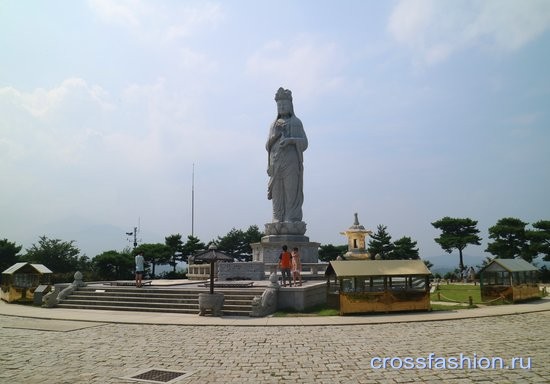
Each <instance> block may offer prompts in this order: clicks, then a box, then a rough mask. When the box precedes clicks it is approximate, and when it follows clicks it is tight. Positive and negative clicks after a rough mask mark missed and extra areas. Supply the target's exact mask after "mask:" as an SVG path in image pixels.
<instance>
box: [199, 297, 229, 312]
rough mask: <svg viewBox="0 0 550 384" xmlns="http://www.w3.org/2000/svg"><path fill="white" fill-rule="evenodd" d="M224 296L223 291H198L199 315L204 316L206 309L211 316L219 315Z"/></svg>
mask: <svg viewBox="0 0 550 384" xmlns="http://www.w3.org/2000/svg"><path fill="white" fill-rule="evenodd" d="M224 301H225V296H224V294H223V293H199V316H204V315H205V314H206V311H207V310H210V311H212V316H221V315H222V308H223V302H224Z"/></svg>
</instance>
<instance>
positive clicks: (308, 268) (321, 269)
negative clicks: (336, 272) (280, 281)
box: [265, 263, 328, 277]
mask: <svg viewBox="0 0 550 384" xmlns="http://www.w3.org/2000/svg"><path fill="white" fill-rule="evenodd" d="M265 267H266V269H267V271H268V272H269V273H277V272H278V271H279V264H278V263H265ZM327 267H328V263H302V272H310V274H311V275H312V276H317V275H322V276H324V275H325V270H326V269H327ZM279 273H280V272H279ZM302 277H303V276H302Z"/></svg>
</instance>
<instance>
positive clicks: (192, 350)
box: [0, 312, 550, 384]
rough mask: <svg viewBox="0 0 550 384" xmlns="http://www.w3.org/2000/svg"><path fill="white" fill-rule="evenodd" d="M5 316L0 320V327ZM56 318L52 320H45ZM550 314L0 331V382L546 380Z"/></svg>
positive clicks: (549, 368)
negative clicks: (169, 374)
mask: <svg viewBox="0 0 550 384" xmlns="http://www.w3.org/2000/svg"><path fill="white" fill-rule="evenodd" d="M3 320H6V317H5V316H0V321H3ZM52 321H55V320H52ZM549 334H550V312H539V313H532V314H521V315H509V316H500V317H487V318H477V319H464V320H452V321H434V322H421V323H400V324H383V325H352V326H305V327H304V326H285V327H236V326H173V325H130V324H105V325H101V326H98V327H92V328H86V329H77V330H74V331H69V332H53V331H43V330H42V331H41V330H25V329H10V328H0V383H10V384H18V383H22V384H23V383H24V384H32V383H37V384H38V383H40V384H44V383H52V384H65V383H66V384H69V383H70V384H74V383H101V384H105V383H128V384H130V383H137V382H136V381H132V380H128V379H124V378H123V377H128V376H132V375H133V373H136V372H142V371H143V370H144V369H147V368H151V369H153V368H157V369H168V370H175V371H192V372H194V373H193V374H192V375H191V376H189V377H187V378H184V379H182V380H181V381H177V382H178V383H183V384H185V383H206V384H208V383H281V382H293V383H327V384H328V383H331V384H333V383H478V384H483V383H487V384H489V383H548V382H550V343H549V342H548V335H549ZM430 353H434V354H435V355H434V356H437V357H446V358H448V357H452V356H458V355H459V354H460V353H463V354H464V355H465V356H470V357H471V356H473V355H474V353H475V354H476V355H477V356H478V357H480V356H485V357H502V358H504V359H509V360H511V359H512V358H513V357H522V358H523V359H524V360H523V361H524V363H526V362H527V358H531V369H529V370H527V369H514V370H511V369H485V370H484V369H460V370H459V369H455V370H449V369H391V368H390V369H372V367H371V358H372V357H381V358H384V357H401V358H404V357H407V356H411V357H427V356H428V355H429V354H430Z"/></svg>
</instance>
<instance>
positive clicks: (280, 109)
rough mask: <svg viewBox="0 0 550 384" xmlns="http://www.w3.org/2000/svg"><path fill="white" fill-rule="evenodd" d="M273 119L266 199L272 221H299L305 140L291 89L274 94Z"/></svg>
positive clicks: (300, 219)
mask: <svg viewBox="0 0 550 384" xmlns="http://www.w3.org/2000/svg"><path fill="white" fill-rule="evenodd" d="M275 101H276V102H277V118H276V119H275V121H274V122H273V124H272V125H271V128H270V130H269V136H268V139H267V143H266V146H265V147H266V150H267V152H268V164H267V174H268V176H269V183H268V186H267V199H268V200H271V201H272V203H273V222H274V223H279V222H300V221H302V203H303V202H304V193H303V177H304V167H303V152H304V151H305V150H306V149H307V146H308V141H307V137H306V133H305V131H304V127H303V125H302V121H301V120H300V119H299V118H297V117H296V116H295V115H294V107H293V105H292V92H291V91H290V90H288V89H283V88H279V90H278V91H277V94H276V95H275Z"/></svg>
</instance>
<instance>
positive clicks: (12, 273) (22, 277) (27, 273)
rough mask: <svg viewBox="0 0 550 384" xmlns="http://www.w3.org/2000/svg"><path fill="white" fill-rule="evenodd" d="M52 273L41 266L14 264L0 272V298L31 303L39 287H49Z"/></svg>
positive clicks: (9, 301)
mask: <svg viewBox="0 0 550 384" xmlns="http://www.w3.org/2000/svg"><path fill="white" fill-rule="evenodd" d="M51 275H52V271H50V270H49V269H48V268H46V267H45V266H44V265H42V264H30V263H16V264H14V265H12V266H11V267H9V268H8V269H6V270H5V271H4V272H2V289H1V293H0V297H1V298H2V300H4V301H7V302H8V303H11V302H13V301H33V297H34V290H35V289H36V288H37V287H38V286H39V285H49V284H50V278H51Z"/></svg>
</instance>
